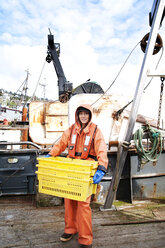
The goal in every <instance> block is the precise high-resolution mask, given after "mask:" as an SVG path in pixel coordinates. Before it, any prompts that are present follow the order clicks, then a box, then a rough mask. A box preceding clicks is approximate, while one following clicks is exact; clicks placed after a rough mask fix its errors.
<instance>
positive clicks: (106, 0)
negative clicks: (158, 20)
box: [0, 0, 164, 100]
mask: <svg viewBox="0 0 165 248" xmlns="http://www.w3.org/2000/svg"><path fill="white" fill-rule="evenodd" d="M152 4H153V1H151V0H145V1H144V0H124V1H123V0H115V1H114V0H1V4H0V88H3V89H6V90H11V91H13V92H15V91H17V90H18V88H19V87H20V85H21V84H22V82H23V81H24V80H25V78H26V70H27V69H28V70H29V73H30V75H29V81H28V87H29V89H28V95H32V94H33V93H34V90H35V88H36V85H37V82H38V81H39V83H40V84H46V97H48V98H51V99H53V100H55V99H57V98H58V89H57V76H56V73H55V70H54V67H53V64H52V63H50V64H48V63H45V66H44V67H43V65H44V62H45V57H46V54H47V35H48V28H50V29H51V32H52V34H53V35H54V38H55V42H59V43H60V45H61V55H60V61H61V64H62V67H63V70H64V73H65V76H66V78H67V80H68V81H70V82H72V83H73V87H76V86H78V85H80V84H82V83H84V82H85V81H86V80H88V79H89V78H90V79H91V80H92V81H96V82H97V83H98V84H100V85H101V87H102V88H103V89H104V90H106V89H107V88H108V86H109V85H110V84H111V83H112V81H113V80H114V78H115V77H116V75H117V73H118V72H119V70H120V68H121V66H122V65H123V63H124V61H125V59H126V58H127V56H128V55H129V53H130V52H131V50H132V49H133V48H134V47H135V46H136V44H137V43H138V42H139V41H140V40H141V39H142V38H143V36H144V35H145V34H146V33H148V32H149V31H150V26H149V12H150V11H151V8H152ZM163 24H164V23H163ZM159 33H160V35H161V36H162V37H163V36H164V27H162V28H161V29H160V32H159ZM143 57H144V53H143V52H142V51H141V49H140V45H138V46H137V47H136V49H135V50H134V52H133V54H132V55H131V57H130V59H129V60H128V62H127V64H126V66H125V67H124V69H123V71H122V72H121V74H120V76H119V77H118V79H117V80H116V82H115V84H114V85H113V87H112V88H111V89H110V91H109V93H114V92H117V93H125V92H126V93H127V94H129V95H134V90H135V87H136V83H137V80H138V76H139V71H140V68H141V64H142V60H143ZM159 57H160V53H159V54H158V55H155V57H154V62H153V65H154V66H155V65H156V63H157V61H158V59H159ZM163 57H164V56H163ZM162 61H163V59H162ZM42 68H43V72H42V74H41V71H42ZM40 76H41V77H40ZM158 88H159V85H158ZM36 94H37V95H38V96H39V97H43V87H42V86H38V88H37V91H36Z"/></svg>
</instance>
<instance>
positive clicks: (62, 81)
mask: <svg viewBox="0 0 165 248" xmlns="http://www.w3.org/2000/svg"><path fill="white" fill-rule="evenodd" d="M49 32H50V29H49ZM59 56H60V44H59V43H54V36H53V35H52V34H51V32H50V34H49V35H48V51H47V57H46V61H47V62H48V63H50V62H51V61H53V64H54V68H55V71H56V74H57V77H58V86H59V100H60V102H62V103H65V102H67V101H68V100H69V98H70V96H71V93H72V83H70V82H69V81H67V79H66V77H65V74H64V71H63V69H62V66H61V63H60V60H59Z"/></svg>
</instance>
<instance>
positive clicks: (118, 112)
mask: <svg viewBox="0 0 165 248" xmlns="http://www.w3.org/2000/svg"><path fill="white" fill-rule="evenodd" d="M163 53H164V47H162V52H161V55H160V58H159V60H158V62H157V64H156V67H155V69H157V68H158V65H159V63H160V61H161V59H162V56H163ZM153 78H154V77H152V78H151V79H150V81H149V83H148V84H147V85H146V86H145V87H144V90H143V93H145V90H146V89H147V88H148V86H149V85H150V84H151V82H152V80H153ZM132 102H133V99H132V100H131V101H130V102H129V103H127V104H126V105H125V106H124V107H123V108H121V109H119V110H118V111H117V112H116V114H115V115H116V117H117V118H119V115H120V114H121V113H122V112H123V111H124V109H125V108H127V107H128V106H129V105H130V104H131V103H132Z"/></svg>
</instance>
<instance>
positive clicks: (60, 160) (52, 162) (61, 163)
mask: <svg viewBox="0 0 165 248" xmlns="http://www.w3.org/2000/svg"><path fill="white" fill-rule="evenodd" d="M38 162H39V164H38V165H37V167H38V168H42V170H44V171H43V172H44V173H50V171H52V170H56V171H58V169H59V170H61V171H62V170H64V171H66V170H67V171H73V172H74V173H76V171H77V173H79V172H81V173H83V172H84V173H85V172H88V173H89V172H90V176H94V174H95V172H96V169H97V167H98V162H97V161H93V160H81V159H72V158H64V157H49V158H45V157H41V158H38ZM44 168H45V169H44ZM58 175H59V174H58ZM59 176H60V175H59Z"/></svg>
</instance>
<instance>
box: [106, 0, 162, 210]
mask: <svg viewBox="0 0 165 248" xmlns="http://www.w3.org/2000/svg"><path fill="white" fill-rule="evenodd" d="M163 11H164V0H158V3H157V6H156V9H155V15H154V19H153V22H152V26H151V30H150V35H149V39H148V43H147V47H146V52H145V55H144V59H143V63H142V67H141V71H140V75H139V79H138V82H137V87H136V91H135V96H134V100H133V103H132V109H131V112H130V117H129V121H128V126H127V132H126V135H125V139H124V141H126V142H128V143H129V142H130V141H131V138H132V133H133V128H134V125H135V122H136V117H137V113H138V108H139V104H140V100H141V97H142V94H143V90H144V84H145V80H146V77H147V74H148V73H149V64H150V61H151V59H152V55H153V51H154V46H155V41H156V38H157V34H158V29H159V27H160V23H161V18H162V15H163ZM118 153H119V154H118V156H119V165H118V166H116V168H115V171H114V175H113V177H112V181H111V184H110V187H109V190H108V195H107V198H106V201H105V204H104V206H103V208H101V210H103V211H105V210H108V209H110V208H111V206H112V203H113V200H114V196H115V194H116V191H117V187H118V184H119V181H120V177H121V174H122V171H123V168H124V164H125V160H126V156H127V153H128V149H125V148H123V147H122V146H120V148H119V151H118Z"/></svg>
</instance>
